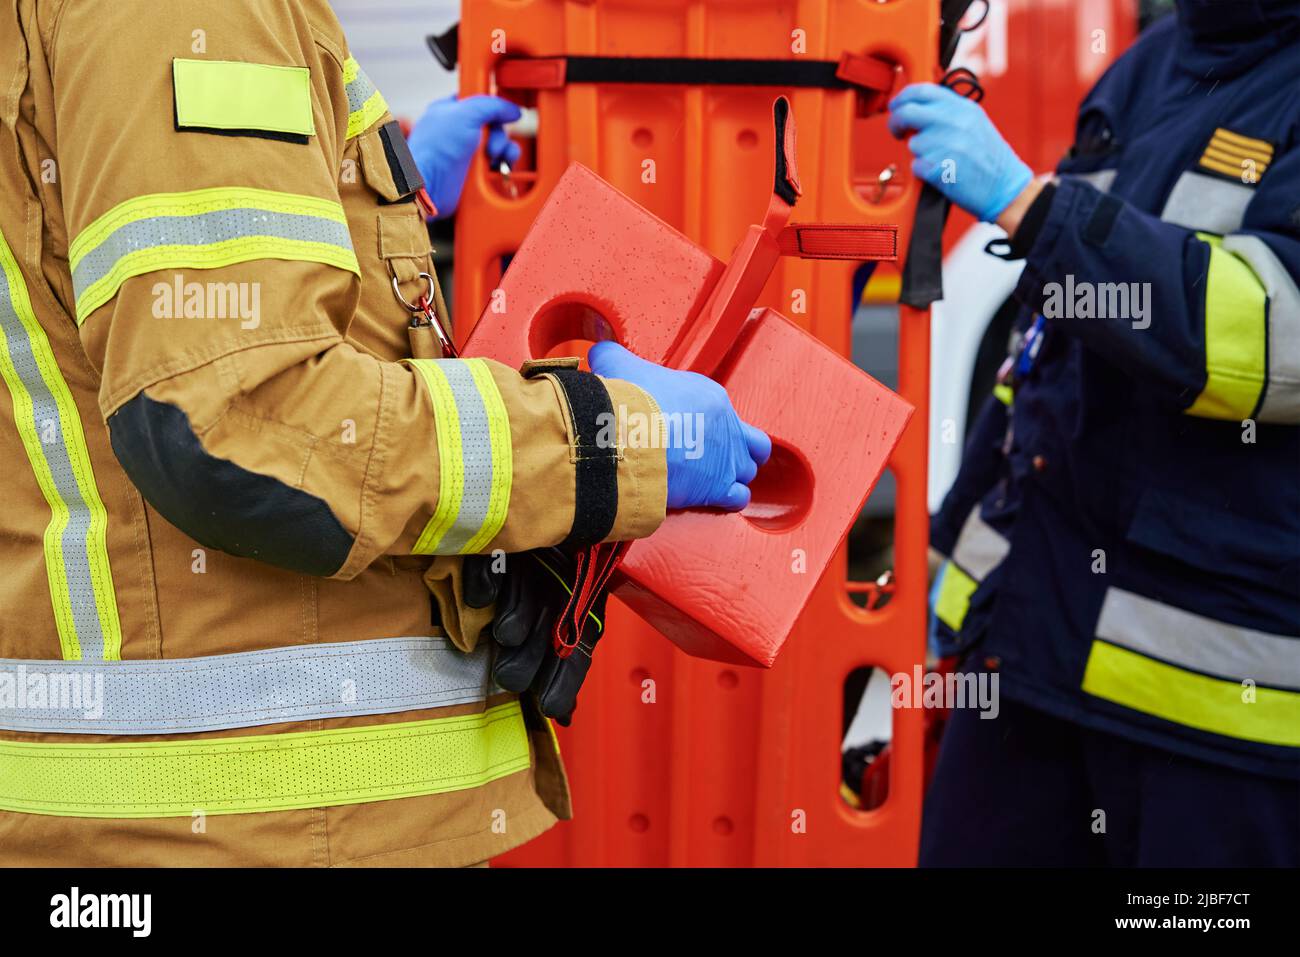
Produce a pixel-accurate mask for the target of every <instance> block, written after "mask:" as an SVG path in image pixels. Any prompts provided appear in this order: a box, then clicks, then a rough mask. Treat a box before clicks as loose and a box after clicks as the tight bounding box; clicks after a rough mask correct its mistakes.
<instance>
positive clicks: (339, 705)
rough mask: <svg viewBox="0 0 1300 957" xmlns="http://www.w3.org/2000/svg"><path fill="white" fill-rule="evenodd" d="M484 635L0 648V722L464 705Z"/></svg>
mask: <svg viewBox="0 0 1300 957" xmlns="http://www.w3.org/2000/svg"><path fill="white" fill-rule="evenodd" d="M490 644H491V643H490V642H483V643H481V644H480V646H479V647H478V649H477V650H475V651H474V652H473V653H472V654H465V653H464V652H462V651H460V650H458V649H457V648H456V647H455V646H454V645H452V644H451V643H450V642H449V641H448V640H447V639H445V638H382V639H375V640H373V641H347V642H339V643H337V644H317V645H293V646H291V647H288V648H275V649H271V650H268V651H250V652H240V653H237V654H229V655H213V656H211V657H206V658H174V659H162V660H154V659H147V660H141V659H134V660H128V661H111V662H91V661H58V660H50V661H44V660H17V659H11V658H7V659H0V728H3V729H4V730H6V731H39V732H47V733H56V734H173V733H177V734H179V733H187V734H188V733H191V732H196V731H220V730H225V729H228V728H247V727H252V726H254V725H262V724H274V723H277V722H281V721H306V720H310V719H313V718H341V717H347V716H350V715H365V714H390V713H393V712H398V711H411V710H415V709H418V708H442V707H446V706H447V705H455V704H468V703H471V702H477V701H483V700H485V699H486V698H487V697H488V695H489V694H490V693H495V691H496V690H497V689H496V688H495V685H493V684H492V682H491V679H490V676H489V669H490V665H491V658H490V656H489V645H490ZM38 695H39V697H37V696H38Z"/></svg>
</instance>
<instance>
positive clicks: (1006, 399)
mask: <svg viewBox="0 0 1300 957" xmlns="http://www.w3.org/2000/svg"><path fill="white" fill-rule="evenodd" d="M993 395H994V396H995V397H996V398H997V400H998V401H999V402H1001V403H1002V404H1003V405H1010V404H1011V403H1012V402H1013V401H1015V398H1016V394H1015V393H1014V392H1013V391H1012V390H1011V386H1009V385H1007V384H1006V383H1005V382H999V383H998V384H997V385H995V386H994V387H993Z"/></svg>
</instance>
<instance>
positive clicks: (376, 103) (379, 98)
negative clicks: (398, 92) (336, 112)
mask: <svg viewBox="0 0 1300 957" xmlns="http://www.w3.org/2000/svg"><path fill="white" fill-rule="evenodd" d="M387 112H388V104H387V103H385V102H384V96H383V94H382V93H380V92H379V91H378V90H375V92H374V93H372V94H371V95H370V98H369V99H367V100H366V102H365V103H364V104H362V106H361V109H359V110H354V111H352V112H351V113H349V114H348V132H347V138H348V139H352V137H354V136H358V135H360V134H361V133H364V132H365V131H366V130H367V129H368V128H369V127H370V125H371V124H372V123H374V122H375V120H377V119H379V118H380V117H381V116H383V115H384V114H385V113H387Z"/></svg>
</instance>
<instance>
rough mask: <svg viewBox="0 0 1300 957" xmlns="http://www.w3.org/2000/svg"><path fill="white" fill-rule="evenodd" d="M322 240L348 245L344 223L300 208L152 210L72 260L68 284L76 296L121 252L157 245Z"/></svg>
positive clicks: (346, 247)
mask: <svg viewBox="0 0 1300 957" xmlns="http://www.w3.org/2000/svg"><path fill="white" fill-rule="evenodd" d="M254 236H256V237H259V238H261V237H269V238H272V239H289V240H303V241H307V242H316V243H327V244H328V245H331V246H337V247H339V249H342V250H346V251H348V252H351V251H352V236H351V234H350V233H349V232H348V227H347V224H346V223H341V222H337V221H336V220H333V219H327V218H326V217H323V216H311V215H307V214H304V213H281V212H273V211H271V210H267V209H256V208H251V207H250V208H238V209H218V210H212V211H209V212H204V213H196V214H194V215H191V216H152V217H149V218H147V219H137V220H133V221H130V222H127V223H124V224H123V225H121V226H119V227H118V228H117V229H115V230H113V232H112V233H110V234H109V235H108V236H107V237H106V238H105V239H104V241H103V242H101V243H100V244H99V245H98V246H96V247H94V248H93V249H91V250H90V251H89V252H87V253H86V254H85V255H84V256H82V258H81V260H80V261H79V262H78V263H77V267H76V269H74V270H73V273H72V286H73V289H74V290H75V292H76V294H77V298H78V299H81V298H82V296H83V295H84V294H85V292H86V290H87V289H89V288H90V287H91V286H92V285H94V284H95V283H96V282H98V281H99V280H100V279H103V278H104V277H105V276H107V275H108V274H109V273H110V272H111V271H112V269H113V267H114V265H116V264H117V262H118V261H119V260H121V259H122V258H123V257H124V256H126V255H128V254H129V253H134V252H136V251H138V250H143V249H153V248H155V247H158V246H209V245H212V244H213V243H221V242H227V241H229V240H232V239H246V238H249V237H254Z"/></svg>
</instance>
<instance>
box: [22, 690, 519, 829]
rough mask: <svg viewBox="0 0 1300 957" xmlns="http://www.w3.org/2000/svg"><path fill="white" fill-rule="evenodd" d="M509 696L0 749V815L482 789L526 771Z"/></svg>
mask: <svg viewBox="0 0 1300 957" xmlns="http://www.w3.org/2000/svg"><path fill="white" fill-rule="evenodd" d="M530 763H531V762H530V754H529V748H528V731H527V728H526V727H525V726H524V719H523V713H522V712H521V711H520V707H519V702H518V701H510V702H507V703H506V704H502V705H498V706H496V707H495V708H489V709H488V710H487V711H485V712H482V713H480V714H471V715H460V716H456V717H450V718H435V719H432V720H427V721H408V722H403V723H399V724H388V725H377V726H371V727H364V728H342V729H338V730H332V731H299V732H292V733H287V734H265V735H251V736H248V737H238V738H205V739H198V740H194V739H191V740H187V741H184V742H181V743H177V742H175V741H154V742H146V743H140V744H130V743H125V744H123V743H116V742H111V743H104V744H101V743H84V742H83V743H77V744H62V743H60V744H42V743H34V742H25V741H24V742H13V741H7V742H0V809H3V810H6V811H19V812H23V813H27V814H50V815H55V816H59V817H93V818H144V817H189V816H190V815H192V814H193V813H194V812H195V811H201V812H203V813H204V814H209V815H211V814H247V813H251V812H257V811H286V810H293V809H296V808H309V807H334V806H338V805H342V804H360V803H363V802H367V801H387V800H392V799H394V798H404V797H415V796H417V795H423V794H442V793H445V792H448V791H460V790H464V789H467V788H475V787H481V786H483V785H484V784H487V783H488V782H490V781H495V780H497V779H499V778H503V777H506V776H507V775H510V774H515V773H517V772H519V771H524V770H526V769H527V768H528V767H529V765H530Z"/></svg>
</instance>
